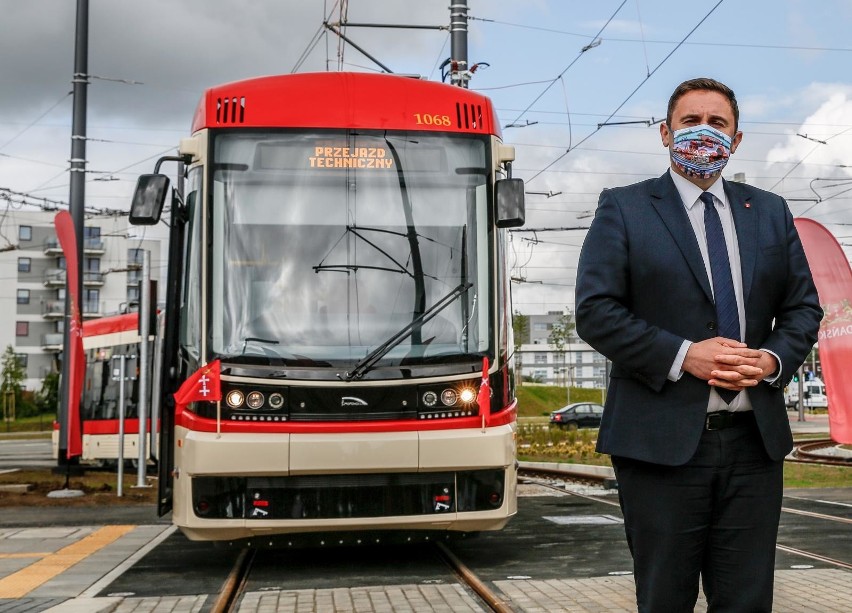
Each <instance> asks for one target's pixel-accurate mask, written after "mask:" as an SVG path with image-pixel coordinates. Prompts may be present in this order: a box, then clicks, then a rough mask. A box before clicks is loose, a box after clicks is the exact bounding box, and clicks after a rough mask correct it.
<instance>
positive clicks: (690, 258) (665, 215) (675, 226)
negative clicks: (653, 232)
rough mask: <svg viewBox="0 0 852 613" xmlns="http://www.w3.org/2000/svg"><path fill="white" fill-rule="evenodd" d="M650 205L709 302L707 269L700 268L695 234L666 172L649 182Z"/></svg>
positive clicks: (672, 182) (701, 263) (710, 298)
mask: <svg viewBox="0 0 852 613" xmlns="http://www.w3.org/2000/svg"><path fill="white" fill-rule="evenodd" d="M651 205H652V206H653V207H654V209H656V211H657V214H658V215H659V216H660V218H661V219H662V220H663V223H664V224H665V225H666V227H667V228H668V230H669V233H670V234H671V235H672V238H673V239H674V241H675V243H677V246H678V248H679V249H680V252H681V253H682V254H683V258H684V259H685V260H686V263H687V264H688V265H689V269H690V270H691V271H692V274H693V275H694V276H695V279H696V280H697V281H698V284H699V285H701V288H702V289H703V290H704V293H705V294H706V295H707V299H708V300H709V301H710V302H713V290H712V289H710V279H708V278H707V269H706V268H705V267H704V260H703V259H702V258H701V251H700V250H699V249H698V240H697V239H696V238H695V231H694V230H693V229H692V224H691V223H689V217H688V216H687V214H686V210H685V209H684V205H683V202H682V201H681V199H680V193H679V192H678V191H677V188H676V187H675V184H674V181H672V178H671V177H670V176H669V173H668V172H666V173H665V174H664V175H663V176H661V177H660V178H659V179H657V180H656V181H654V182H653V183H652V185H651Z"/></svg>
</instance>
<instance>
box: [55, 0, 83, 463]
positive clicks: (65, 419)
mask: <svg viewBox="0 0 852 613" xmlns="http://www.w3.org/2000/svg"><path fill="white" fill-rule="evenodd" d="M76 27H77V30H76V38H75V42H74V78H73V79H72V80H71V82H72V84H73V94H74V107H73V116H72V123H71V160H70V169H71V170H70V172H71V179H70V184H71V188H70V194H69V199H68V202H69V212H70V213H71V219H72V221H73V222H74V232H75V233H76V235H77V266H78V271H79V274H78V275H77V283H78V286H77V288H76V289H77V295H78V296H80V297H81V298H82V296H83V273H82V268H83V231H84V230H83V227H84V220H83V211H84V210H85V206H86V205H85V200H86V96H87V91H88V90H87V88H88V85H89V74H88V72H89V0H77V26H76ZM68 278H69V276H68V275H67V273H66V279H68ZM66 283H67V281H66ZM70 298H71V291H70V288H68V287H67V285H66V290H65V319H64V322H65V325H64V326H63V330H62V338H63V344H62V377H61V388H60V396H59V397H60V405H59V456H58V461H59V464H60V465H61V464H68V459H67V458H68V430H69V411H71V410H75V411H76V410H79V407H78V406H76V403H75V405H74V406H69V399H68V385H69V382H70V370H69V364H70V360H69V359H68V356H69V355H70V347H71V342H70V340H71V339H70V338H69V334H70V331H71V299H70ZM77 306H78V307H79V308H80V309H82V308H83V305H82V304H80V305H77ZM81 313H82V311H81Z"/></svg>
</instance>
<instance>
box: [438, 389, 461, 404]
mask: <svg viewBox="0 0 852 613" xmlns="http://www.w3.org/2000/svg"><path fill="white" fill-rule="evenodd" d="M458 399H459V395H458V393H457V392H456V390H454V389H451V388H447V389H445V390H444V391H443V392H441V402H443V403H444V405H445V406H448V407H451V406H453V405H455V403H456V402H457V401H458Z"/></svg>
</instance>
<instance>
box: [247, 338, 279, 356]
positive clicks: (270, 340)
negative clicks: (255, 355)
mask: <svg viewBox="0 0 852 613" xmlns="http://www.w3.org/2000/svg"><path fill="white" fill-rule="evenodd" d="M250 342H251V343H263V344H265V345H278V344H280V343H279V342H278V341H277V340H275V339H273V338H260V337H257V336H247V337H245V338H244V339H243V350H242V351H241V352H240V355H245V354H246V345H248V344H249V343H250Z"/></svg>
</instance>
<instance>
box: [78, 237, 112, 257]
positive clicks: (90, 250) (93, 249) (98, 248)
mask: <svg viewBox="0 0 852 613" xmlns="http://www.w3.org/2000/svg"><path fill="white" fill-rule="evenodd" d="M105 252H106V249H105V248H104V241H103V240H102V239H100V238H84V239H83V253H85V254H86V255H103V254H104V253H105Z"/></svg>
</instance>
